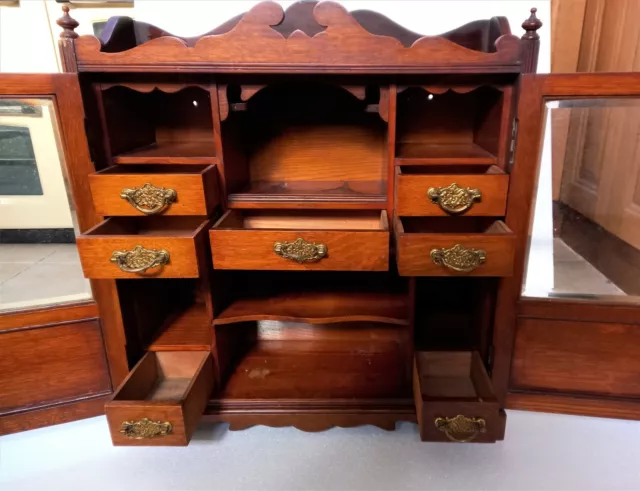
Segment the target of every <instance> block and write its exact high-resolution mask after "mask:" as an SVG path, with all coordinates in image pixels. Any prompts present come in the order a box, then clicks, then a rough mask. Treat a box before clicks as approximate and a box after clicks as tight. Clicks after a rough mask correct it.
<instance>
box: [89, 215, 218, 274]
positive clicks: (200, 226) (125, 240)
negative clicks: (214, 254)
mask: <svg viewBox="0 0 640 491" xmlns="http://www.w3.org/2000/svg"><path fill="white" fill-rule="evenodd" d="M209 223H210V222H209V221H208V220H204V221H203V220H202V218H198V217H135V218H134V217H128V218H125V217H122V218H108V219H107V220H105V221H103V222H101V223H100V224H98V225H96V226H95V227H93V228H92V229H90V230H88V231H87V232H86V233H84V234H82V235H80V236H79V237H78V238H77V245H78V252H79V254H80V261H81V263H82V269H83V270H84V274H85V276H86V277H87V278H97V279H104V278H197V277H198V276H199V275H200V271H201V269H202V268H203V267H204V264H205V263H204V262H203V259H204V257H205V254H206V253H205V251H204V248H205V241H206V230H207V228H208V227H209ZM145 268H146V269H145Z"/></svg>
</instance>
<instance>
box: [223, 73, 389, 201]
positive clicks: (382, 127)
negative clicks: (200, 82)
mask: <svg viewBox="0 0 640 491" xmlns="http://www.w3.org/2000/svg"><path fill="white" fill-rule="evenodd" d="M305 80H306V79H305ZM305 80H300V81H299V82H298V83H297V84H296V83H275V84H272V85H266V86H265V85H242V86H240V87H238V86H229V88H228V93H229V109H230V111H229V112H228V116H226V119H225V120H224V121H223V122H222V131H221V133H222V145H223V150H224V155H225V158H224V175H225V182H226V190H227V192H228V193H229V194H228V203H229V207H231V208H255V207H263V206H268V207H274V208H292V207H293V208H300V207H303V208H304V207H313V206H315V205H317V204H318V203H323V206H324V207H325V208H327V207H332V206H333V205H335V206H337V207H339V208H343V207H345V206H346V207H351V208H377V209H384V208H385V206H386V181H387V172H388V169H387V167H388V166H387V161H388V156H387V155H388V148H387V140H386V138H387V124H386V122H385V121H384V119H383V117H382V116H383V115H384V114H381V108H387V107H388V101H387V100H386V97H384V96H383V97H381V93H385V94H386V91H387V89H386V88H385V87H382V88H380V87H377V86H372V87H367V86H364V85H350V86H344V85H343V86H341V85H338V84H335V83H317V82H310V81H308V80H306V81H305ZM222 97H226V94H224V92H223V95H222V96H221V99H222ZM234 101H238V102H234ZM240 101H246V102H240ZM378 102H382V104H378ZM382 113H384V111H382Z"/></svg>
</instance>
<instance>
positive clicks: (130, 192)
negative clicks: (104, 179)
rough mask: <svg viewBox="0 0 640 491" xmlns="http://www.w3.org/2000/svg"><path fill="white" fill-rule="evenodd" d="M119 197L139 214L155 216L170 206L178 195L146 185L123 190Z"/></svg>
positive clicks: (165, 189)
mask: <svg viewBox="0 0 640 491" xmlns="http://www.w3.org/2000/svg"><path fill="white" fill-rule="evenodd" d="M120 197H121V198H122V199H126V200H127V202H128V203H129V204H130V205H131V206H133V207H134V208H135V209H136V210H138V211H139V212H141V213H144V214H145V215H156V214H157V213H160V212H161V211H163V210H164V209H165V208H167V207H168V206H170V205H171V203H173V202H174V201H175V200H176V199H177V198H178V193H177V192H176V190H175V189H170V188H158V187H156V186H154V185H153V184H150V183H146V184H145V185H143V186H141V187H134V188H124V189H123V190H122V191H121V192H120Z"/></svg>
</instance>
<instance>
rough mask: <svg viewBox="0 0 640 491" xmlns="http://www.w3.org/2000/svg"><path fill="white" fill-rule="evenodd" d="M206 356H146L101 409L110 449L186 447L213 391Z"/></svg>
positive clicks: (173, 353) (174, 353)
mask: <svg viewBox="0 0 640 491" xmlns="http://www.w3.org/2000/svg"><path fill="white" fill-rule="evenodd" d="M213 385H214V379H213V362H212V359H211V353H210V352H209V351H157V352H149V353H147V354H146V355H144V357H143V358H142V360H140V362H139V363H138V364H137V365H136V366H135V367H134V368H133V370H132V371H131V373H130V374H129V376H128V377H127V378H126V379H125V380H124V382H123V383H122V385H120V387H119V388H118V390H117V392H116V394H115V396H114V398H113V400H112V401H111V402H109V403H107V404H106V406H105V410H106V414H107V421H108V423H109V430H110V431H111V439H112V440H113V444H114V445H138V446H145V445H153V446H177V445H187V444H188V443H189V440H190V439H191V435H192V434H193V431H194V430H195V428H196V426H197V424H198V421H199V420H200V418H201V416H202V414H203V413H204V410H205V408H206V406H207V402H208V400H209V397H210V395H211V393H212V391H213Z"/></svg>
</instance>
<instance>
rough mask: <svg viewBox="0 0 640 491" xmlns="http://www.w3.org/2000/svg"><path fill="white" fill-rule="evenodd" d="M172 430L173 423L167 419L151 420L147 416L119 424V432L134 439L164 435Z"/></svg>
mask: <svg viewBox="0 0 640 491" xmlns="http://www.w3.org/2000/svg"><path fill="white" fill-rule="evenodd" d="M172 430H173V425H172V424H171V423H169V422H168V421H151V420H150V419H148V418H142V419H141V420H138V421H123V422H122V424H121V425H120V433H123V434H124V436H126V437H127V438H133V439H135V440H146V439H148V438H157V437H159V436H166V435H169V434H170V433H171V431H172Z"/></svg>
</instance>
